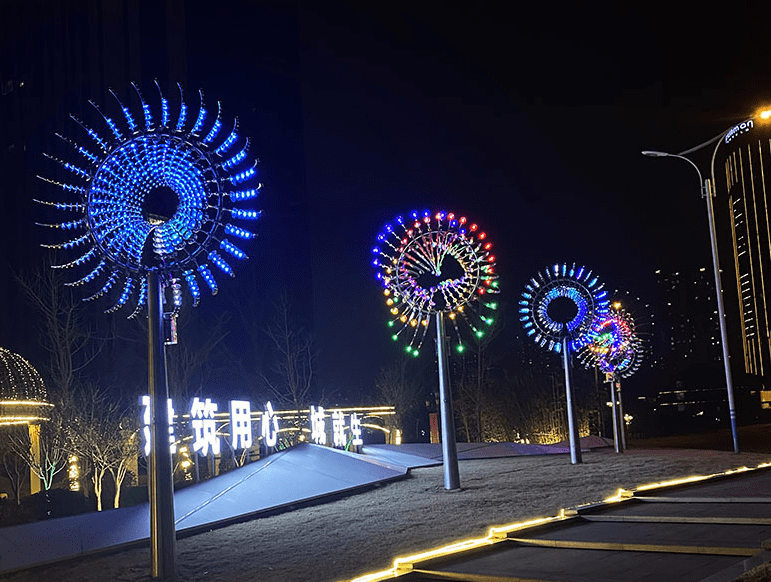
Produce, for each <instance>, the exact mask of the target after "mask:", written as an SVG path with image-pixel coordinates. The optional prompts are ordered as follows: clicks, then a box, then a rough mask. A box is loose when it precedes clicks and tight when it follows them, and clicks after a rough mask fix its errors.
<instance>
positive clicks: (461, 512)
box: [3, 427, 771, 582]
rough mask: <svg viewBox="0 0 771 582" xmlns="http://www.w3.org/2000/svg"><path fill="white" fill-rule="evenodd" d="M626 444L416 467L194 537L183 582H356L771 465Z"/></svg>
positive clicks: (117, 572)
mask: <svg viewBox="0 0 771 582" xmlns="http://www.w3.org/2000/svg"><path fill="white" fill-rule="evenodd" d="M766 429H768V427H766ZM766 439H768V437H766ZM630 444H632V445H633V447H632V448H631V449H630V450H629V451H627V452H626V453H625V454H623V455H616V454H614V453H613V452H612V451H609V450H603V451H598V452H593V453H588V454H585V455H584V463H583V464H581V465H576V466H573V465H571V464H570V458H569V456H567V455H559V456H541V457H513V458H504V459H491V460H476V461H464V462H462V463H461V464H460V473H461V485H462V489H461V490H460V491H456V492H447V491H445V490H444V489H443V486H442V483H443V480H442V468H441V467H430V468H424V469H416V470H413V471H412V472H411V474H410V476H409V477H408V478H406V479H403V480H400V481H396V482H393V483H389V484H386V485H383V486H381V487H377V488H374V489H371V490H368V491H365V492H362V493H358V494H356V495H351V496H348V497H345V498H342V499H336V500H334V501H331V502H328V503H322V504H319V505H315V506H311V507H305V508H301V509H297V510H295V511H291V512H287V513H283V514H280V515H275V516H271V517H266V518H262V519H256V520H253V521H250V522H246V523H241V524H236V525H231V526H228V527H225V528H221V529H217V530H214V531H210V532H206V533H202V534H199V535H196V536H191V537H187V538H184V539H181V540H179V541H178V544H177V553H178V557H177V561H178V566H179V580H182V581H184V582H193V581H196V582H197V581H204V580H205V581H212V582H213V581H222V582H225V581H227V582H239V581H244V582H245V581H247V580H248V581H254V580H260V581H262V582H293V581H298V582H311V581H317V582H324V581H335V580H349V579H351V578H353V577H354V576H356V575H360V574H363V573H366V572H370V571H373V570H380V569H384V568H387V567H388V566H389V565H390V564H391V562H392V560H393V558H394V557H396V556H399V555H405V554H411V553H415V552H417V551H420V550H425V549H429V548H433V547H437V546H439V545H443V544H446V543H449V542H452V541H456V540H458V539H462V538H466V537H469V536H481V535H484V534H485V533H486V531H487V529H488V528H489V526H491V525H496V524H504V523H511V522H517V521H521V520H525V519H530V518H535V517H544V516H550V515H554V514H556V513H558V512H559V510H560V508H565V507H571V506H575V505H579V504H583V503H588V502H593V501H599V500H602V499H604V498H606V497H608V496H610V495H612V494H614V493H615V492H616V491H617V489H618V488H619V487H624V488H634V487H635V486H638V485H642V484H645V483H650V482H656V481H661V480H667V479H672V478H677V477H685V476H688V475H693V474H710V473H715V472H720V471H724V470H726V469H731V468H736V467H740V466H756V465H758V464H759V463H762V462H768V461H771V442H769V443H768V445H769V446H767V449H768V450H767V451H766V452H753V453H750V452H747V453H744V452H743V453H740V454H739V455H735V454H733V453H732V452H730V451H717V450H705V449H695V448H692V449H676V448H659V449H647V448H638V447H639V446H641V445H643V444H646V443H640V442H637V443H630ZM665 445H666V443H665V444H664V445H661V446H665ZM729 445H730V435H729ZM298 478H301V477H300V476H298ZM149 563H150V552H149V549H146V548H137V549H129V550H125V551H122V552H117V553H113V554H109V555H101V556H90V557H84V558H80V559H78V560H73V561H70V562H66V563H62V564H55V565H50V566H47V567H45V568H37V569H33V570H29V571H25V572H18V573H15V574H11V575H8V576H7V577H5V578H3V579H4V580H7V581H8V582H22V581H28V580H30V581H31V580H35V581H37V580H45V581H46V582H65V581H67V582H77V581H82V582H102V581H104V580H116V581H121V582H135V581H149V580H151V578H150V576H149ZM761 579H762V578H761Z"/></svg>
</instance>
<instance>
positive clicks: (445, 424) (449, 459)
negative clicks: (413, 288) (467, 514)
mask: <svg viewBox="0 0 771 582" xmlns="http://www.w3.org/2000/svg"><path fill="white" fill-rule="evenodd" d="M436 351H437V356H438V360H439V403H440V409H441V410H440V412H441V416H442V459H443V461H442V464H443V467H444V488H445V489H447V490H453V489H460V474H459V472H458V449H457V446H456V444H455V418H454V415H453V410H452V390H451V388H450V374H449V368H448V365H447V341H446V340H445V332H444V313H442V312H441V311H440V312H439V313H437V314H436Z"/></svg>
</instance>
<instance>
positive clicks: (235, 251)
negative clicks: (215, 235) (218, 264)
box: [220, 239, 248, 259]
mask: <svg viewBox="0 0 771 582" xmlns="http://www.w3.org/2000/svg"><path fill="white" fill-rule="evenodd" d="M220 248H221V249H223V250H225V251H227V252H228V253H230V254H231V255H233V256H234V257H236V258H237V259H246V258H248V257H247V256H246V253H245V252H244V251H242V250H241V249H239V248H238V247H237V246H236V245H234V244H233V243H232V242H230V241H229V240H227V239H223V240H222V241H221V242H220Z"/></svg>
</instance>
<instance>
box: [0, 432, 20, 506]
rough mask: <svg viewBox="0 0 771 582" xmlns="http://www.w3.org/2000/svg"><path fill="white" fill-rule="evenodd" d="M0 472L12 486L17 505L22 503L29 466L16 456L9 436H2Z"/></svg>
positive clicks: (0, 436)
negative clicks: (22, 491) (22, 493)
mask: <svg viewBox="0 0 771 582" xmlns="http://www.w3.org/2000/svg"><path fill="white" fill-rule="evenodd" d="M3 428H4V431H7V430H18V428H17V427H3ZM0 472H1V473H2V475H3V477H5V478H6V479H8V482H9V483H10V484H11V491H12V493H13V496H14V499H16V505H19V504H20V503H21V495H20V492H21V485H22V483H23V482H24V480H25V478H26V477H27V464H26V463H25V462H24V459H23V458H21V457H20V456H19V455H17V454H16V451H15V450H14V449H13V447H12V446H11V445H10V442H9V440H8V437H7V435H0Z"/></svg>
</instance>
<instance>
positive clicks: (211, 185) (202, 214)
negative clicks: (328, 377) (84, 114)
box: [38, 82, 260, 317]
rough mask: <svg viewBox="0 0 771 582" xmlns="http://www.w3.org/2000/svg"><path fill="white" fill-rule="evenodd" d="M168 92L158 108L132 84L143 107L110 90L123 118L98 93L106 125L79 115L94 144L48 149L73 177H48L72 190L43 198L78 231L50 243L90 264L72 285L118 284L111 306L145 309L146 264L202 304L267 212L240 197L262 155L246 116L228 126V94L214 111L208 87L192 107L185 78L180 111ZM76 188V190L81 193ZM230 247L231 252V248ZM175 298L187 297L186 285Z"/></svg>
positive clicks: (249, 189) (65, 225) (110, 289)
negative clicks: (244, 134) (245, 135)
mask: <svg viewBox="0 0 771 582" xmlns="http://www.w3.org/2000/svg"><path fill="white" fill-rule="evenodd" d="M156 86H157V87H158V94H159V107H158V111H155V112H154V111H153V110H152V108H151V107H150V105H149V104H148V102H146V101H145V100H144V98H143V97H142V94H141V93H140V91H139V88H138V87H137V86H136V85H134V84H132V87H133V88H134V93H135V95H136V101H137V103H138V105H139V108H140V109H141V111H140V112H139V115H138V116H135V115H134V114H133V113H132V111H131V109H130V107H128V106H126V105H124V104H123V103H122V102H121V100H120V99H119V98H118V96H117V95H116V94H115V93H114V92H113V91H112V90H111V91H110V93H111V94H112V95H113V96H114V97H115V101H116V102H117V105H118V108H119V109H120V111H121V113H120V114H119V118H120V119H119V120H118V121H116V120H115V119H113V118H112V117H111V116H109V115H107V114H106V113H103V112H102V110H101V109H99V107H98V106H97V105H96V104H95V103H93V102H90V103H91V105H92V106H93V107H94V109H95V110H96V111H97V112H98V114H99V117H100V118H101V124H102V125H103V126H104V129H102V130H99V131H98V130H96V129H93V128H92V127H90V126H89V125H87V124H86V123H85V122H83V121H81V120H79V119H77V118H75V117H74V116H73V117H72V119H73V120H74V121H75V122H76V123H77V124H78V125H80V126H81V128H82V130H83V131H84V133H85V135H87V136H88V140H89V141H88V145H87V146H84V145H81V144H80V143H79V142H77V141H75V140H73V139H70V138H66V137H64V136H62V135H59V134H57V135H58V137H60V138H61V139H62V140H64V141H65V142H67V144H69V146H70V149H71V152H72V154H73V158H75V161H65V160H62V159H58V158H55V157H53V156H47V157H49V158H51V159H52V160H54V161H55V162H57V163H58V164H59V165H60V166H61V167H62V168H64V170H66V172H67V173H68V174H69V178H68V179H67V180H66V181H57V180H53V179H50V178H45V177H41V179H42V180H44V181H46V182H48V183H51V184H53V185H56V186H58V187H59V188H60V189H61V190H62V192H63V193H64V194H65V195H66V198H67V200H63V201H56V202H53V201H45V202H41V201H38V202H40V203H41V204H45V205H47V206H49V207H53V208H55V209H57V210H59V211H61V212H64V213H66V214H67V220H65V221H63V222H58V223H55V224H47V225H45V226H48V227H50V228H53V229H56V230H57V231H62V232H63V233H67V234H69V237H68V238H67V240H66V241H64V242H61V243H58V244H51V245H44V246H47V247H49V248H55V249H59V250H61V251H63V252H67V253H70V254H73V256H71V257H69V260H67V261H66V262H64V263H62V264H59V265H56V266H55V267H54V268H56V269H72V270H76V269H77V270H79V271H81V273H80V275H81V276H80V277H79V278H78V279H77V280H75V281H73V282H71V283H68V285H71V286H76V287H80V286H87V285H88V286H91V288H92V290H93V291H92V293H91V294H90V295H88V297H86V298H85V299H84V300H86V301H88V300H93V299H97V298H99V297H102V296H105V295H108V294H112V295H113V296H114V298H115V299H114V303H113V305H112V307H110V308H108V309H107V311H108V312H111V311H116V310H118V309H120V308H121V307H123V306H125V305H127V304H134V305H135V306H136V309H135V310H134V311H133V313H132V314H131V315H130V316H129V317H134V316H136V315H137V314H138V313H139V312H140V311H141V310H142V308H143V306H144V305H145V303H146V301H147V273H148V272H150V271H155V272H157V273H158V274H159V276H160V278H161V280H162V281H164V285H165V284H167V283H165V281H173V280H178V281H181V280H184V281H185V283H186V285H187V290H188V293H189V295H190V297H191V299H192V303H193V305H194V306H195V305H198V302H199V300H200V296H201V291H200V286H199V282H200V281H203V282H204V283H205V285H206V287H208V288H209V289H210V291H211V293H212V294H215V293H217V289H218V287H217V280H216V278H215V275H214V271H215V269H213V268H212V265H213V266H214V267H216V270H219V271H221V272H222V273H224V274H226V275H228V276H229V277H233V276H234V271H233V269H232V267H231V265H230V263H229V262H228V260H230V259H228V260H226V259H225V256H229V257H232V258H235V259H244V258H246V254H245V253H244V251H243V250H242V249H241V248H240V245H241V243H240V242H237V241H239V240H248V239H251V238H254V237H255V234H254V233H253V232H252V231H251V230H249V227H248V223H249V222H250V221H254V220H255V219H257V218H258V217H259V216H260V212H258V211H256V210H253V209H251V208H241V207H237V205H238V204H239V203H241V202H244V201H249V200H252V199H254V198H255V197H256V196H257V194H258V192H259V188H260V185H259V184H255V183H254V182H255V179H256V175H257V170H256V167H255V166H256V164H255V163H254V162H252V161H251V159H250V158H249V156H248V154H247V149H248V145H249V140H248V139H242V138H240V137H239V134H238V122H237V120H236V122H235V123H234V124H233V126H232V129H231V130H229V131H224V132H223V131H222V129H223V122H222V116H221V109H220V105H219V103H218V104H217V111H216V115H210V114H209V111H207V109H206V106H205V104H204V99H203V93H202V92H200V107H199V109H198V113H197V115H196V117H195V118H193V117H192V116H190V115H189V109H188V106H187V104H186V103H185V100H184V95H183V92H182V88H181V87H180V88H179V93H180V98H179V106H178V108H176V109H175V110H174V111H172V109H171V106H170V104H169V101H168V100H167V99H166V98H165V97H164V96H163V93H162V92H161V89H160V86H159V85H158V83H157V82H156ZM73 196H74V200H73V199H72V197H73ZM223 255H224V256H223ZM172 287H173V288H174V289H175V293H174V303H175V305H176V306H177V307H178V306H179V305H180V304H181V302H182V293H181V292H179V289H180V285H179V284H175V285H172Z"/></svg>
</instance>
